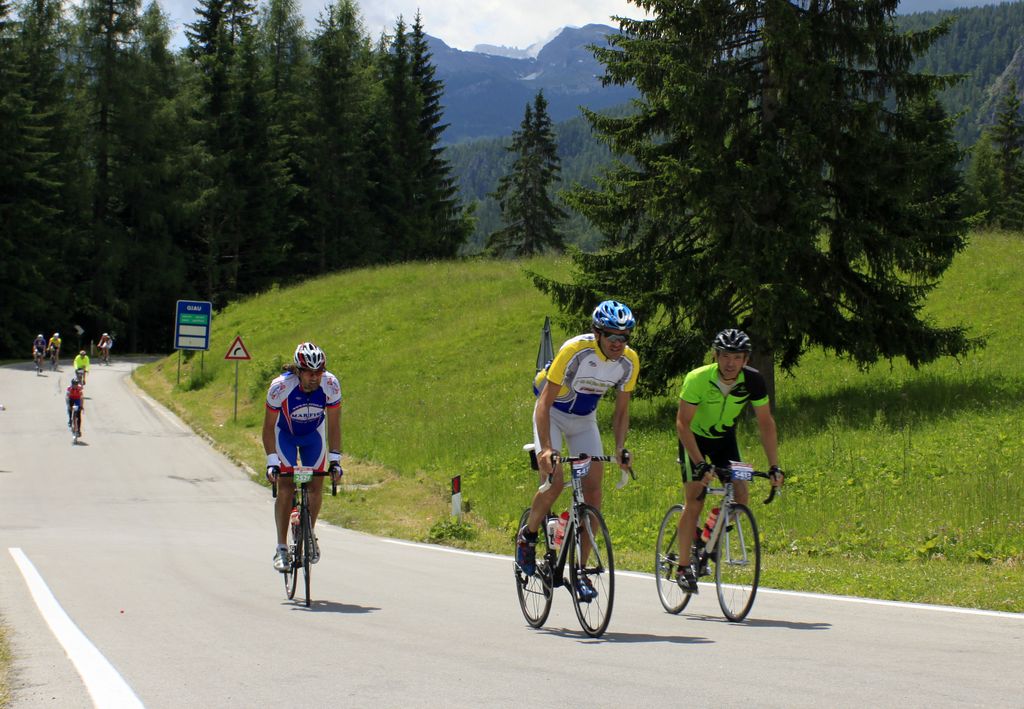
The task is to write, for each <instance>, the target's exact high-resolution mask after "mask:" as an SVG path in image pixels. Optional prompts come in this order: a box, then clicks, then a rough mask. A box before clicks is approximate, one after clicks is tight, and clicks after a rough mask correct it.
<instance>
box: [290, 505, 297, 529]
mask: <svg viewBox="0 0 1024 709" xmlns="http://www.w3.org/2000/svg"><path fill="white" fill-rule="evenodd" d="M291 524H292V526H293V527H298V526H299V508H298V507H293V508H292V517H291Z"/></svg>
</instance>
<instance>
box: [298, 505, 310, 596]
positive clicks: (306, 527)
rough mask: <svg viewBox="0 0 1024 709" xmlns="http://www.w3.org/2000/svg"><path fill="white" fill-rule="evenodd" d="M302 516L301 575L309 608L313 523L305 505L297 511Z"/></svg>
mask: <svg viewBox="0 0 1024 709" xmlns="http://www.w3.org/2000/svg"><path fill="white" fill-rule="evenodd" d="M299 514H300V515H301V516H302V537H303V538H302V546H303V548H302V577H303V579H304V580H305V585H306V607H307V608H309V605H310V603H311V602H312V596H311V595H310V586H311V585H312V573H313V563H312V561H310V559H311V558H312V556H313V523H312V520H311V519H310V516H309V508H308V507H306V506H305V505H303V506H302V509H301V510H300V511H299Z"/></svg>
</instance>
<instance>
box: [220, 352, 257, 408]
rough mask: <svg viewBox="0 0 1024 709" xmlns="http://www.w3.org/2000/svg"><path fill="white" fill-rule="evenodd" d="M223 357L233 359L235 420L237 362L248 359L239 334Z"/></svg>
mask: <svg viewBox="0 0 1024 709" xmlns="http://www.w3.org/2000/svg"><path fill="white" fill-rule="evenodd" d="M224 359H227V360H234V361H235V421H237V420H238V363H239V362H241V361H242V360H250V359H252V357H251V356H250V355H249V350H247V349H246V348H245V343H243V342H242V336H241V335H235V339H234V341H232V343H231V345H230V346H229V347H228V351H227V353H226V354H225V355H224Z"/></svg>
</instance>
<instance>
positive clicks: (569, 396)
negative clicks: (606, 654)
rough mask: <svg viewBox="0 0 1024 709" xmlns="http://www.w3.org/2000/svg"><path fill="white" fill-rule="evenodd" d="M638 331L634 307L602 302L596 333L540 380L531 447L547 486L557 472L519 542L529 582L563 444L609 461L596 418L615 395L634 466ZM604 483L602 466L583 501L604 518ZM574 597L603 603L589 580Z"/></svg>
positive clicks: (562, 355) (567, 347)
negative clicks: (632, 342)
mask: <svg viewBox="0 0 1024 709" xmlns="http://www.w3.org/2000/svg"><path fill="white" fill-rule="evenodd" d="M634 327H636V320H635V319H634V318H633V313H632V312H631V311H630V309H629V308H628V307H626V306H625V305H623V304H622V303H619V302H617V301H614V300H606V301H604V302H602V303H601V304H600V305H598V306H597V307H596V308H595V309H594V312H593V315H592V316H591V332H590V333H588V334H585V335H580V336H578V337H574V338H572V339H571V340H567V341H566V342H565V343H564V344H563V345H562V346H561V347H560V348H559V350H558V354H556V355H555V358H554V359H553V360H552V361H551V363H550V364H549V365H548V366H547V367H546V368H544V369H543V370H541V371H540V372H539V373H538V374H537V377H536V379H535V380H534V390H535V391H537V392H538V397H537V403H536V405H535V406H534V409H533V444H534V449H535V450H536V451H537V463H538V464H539V466H540V474H541V481H542V482H543V481H545V480H547V476H548V475H550V474H551V473H552V471H553V470H554V471H555V472H556V473H557V474H556V475H555V476H554V479H553V480H552V484H551V487H550V488H549V489H548V490H546V491H545V492H540V491H539V490H538V491H537V492H536V493H535V494H534V496H533V502H532V503H531V505H530V516H529V517H528V518H527V521H526V525H525V526H524V527H523V528H522V529H520V530H519V535H518V538H517V540H516V541H517V545H516V563H517V564H519V568H521V569H522V570H523V573H525V574H527V575H528V576H532V575H533V573H534V572H535V571H536V554H537V551H536V544H537V529H538V528H539V527H540V524H541V522H542V521H543V519H544V516H545V515H546V514H547V512H548V511H549V510H550V509H551V508H552V506H553V505H554V504H555V501H556V500H557V499H558V496H559V495H560V494H561V492H562V486H563V480H562V475H561V466H560V465H559V466H553V465H552V456H554V455H561V453H560V451H562V450H563V448H562V438H563V436H564V437H565V442H566V443H567V444H568V447H569V452H571V453H572V455H583V454H586V455H604V452H603V446H602V444H601V433H600V431H598V428H597V414H596V410H597V404H598V402H599V401H600V400H601V397H602V396H603V395H604V394H605V392H606V391H608V390H609V389H612V388H614V389H615V390H616V391H615V411H614V413H613V414H612V431H613V432H614V435H615V456H616V459H617V460H618V463H619V466H620V467H622V468H623V469H625V468H626V467H627V466H628V464H627V462H626V461H623V460H622V449H623V448H624V447H625V445H626V434H627V433H628V432H629V402H630V397H631V396H632V392H633V389H634V388H635V387H636V380H637V376H638V375H639V374H640V358H639V356H637V353H636V352H635V351H633V350H632V349H631V348H630V347H629V346H628V345H627V344H626V343H628V342H629V338H630V335H631V334H632V332H633V328H634ZM603 476H604V464H603V463H601V462H598V461H594V462H593V463H591V465H590V474H589V475H588V476H587V477H586V478H585V479H584V480H583V498H584V500H585V501H586V502H587V504H589V505H591V506H592V507H595V508H596V509H598V510H600V509H601V480H602V478H603ZM574 590H575V592H576V594H577V596H578V597H579V598H580V600H583V601H590V600H592V599H593V598H594V596H596V595H597V594H596V592H595V591H594V589H593V587H591V586H590V582H589V581H588V580H587V579H586V578H585V577H580V585H579V587H577V588H576V589H574Z"/></svg>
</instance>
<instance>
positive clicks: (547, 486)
mask: <svg viewBox="0 0 1024 709" xmlns="http://www.w3.org/2000/svg"><path fill="white" fill-rule="evenodd" d="M553 477H554V473H548V479H547V480H545V481H544V484H543V485H541V486H540V487H539V488H537V492H547V491H548V490H550V489H551V480H552V478H553Z"/></svg>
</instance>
